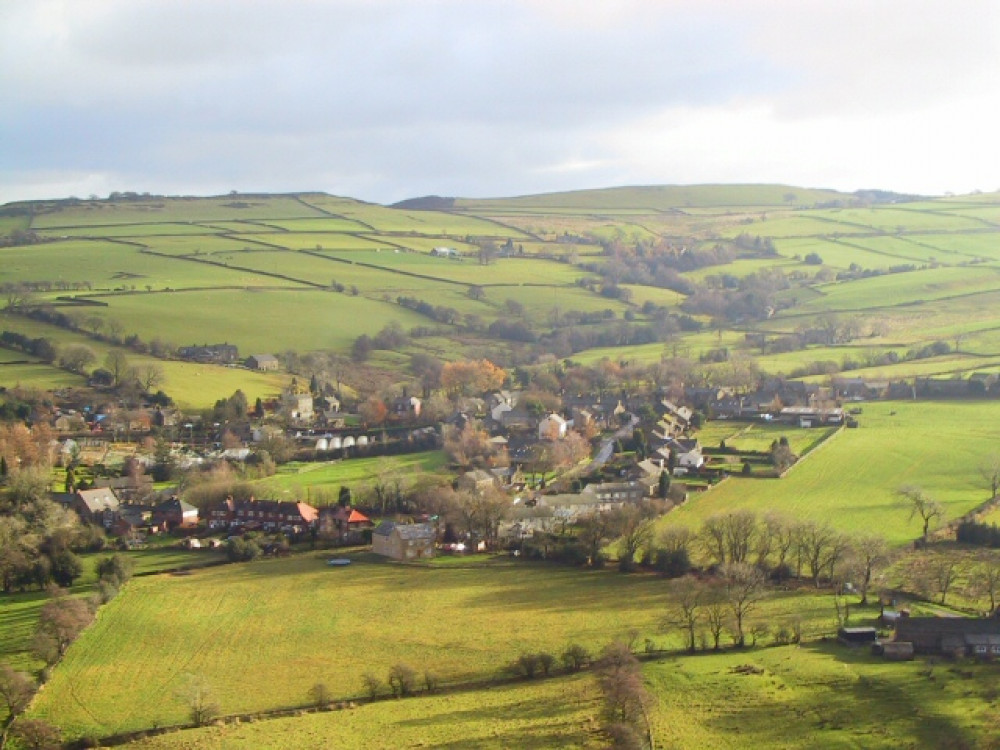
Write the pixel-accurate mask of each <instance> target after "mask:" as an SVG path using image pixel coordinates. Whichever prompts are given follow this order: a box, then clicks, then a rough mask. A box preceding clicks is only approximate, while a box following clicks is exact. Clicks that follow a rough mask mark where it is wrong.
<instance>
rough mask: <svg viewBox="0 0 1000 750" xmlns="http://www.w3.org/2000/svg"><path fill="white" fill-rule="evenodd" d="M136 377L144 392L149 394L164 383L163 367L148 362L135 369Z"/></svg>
mask: <svg viewBox="0 0 1000 750" xmlns="http://www.w3.org/2000/svg"><path fill="white" fill-rule="evenodd" d="M135 377H136V379H137V380H138V381H139V384H140V385H141V386H142V388H143V390H145V391H146V392H149V391H151V390H153V389H154V388H156V387H157V386H159V385H161V384H162V383H163V378H164V375H163V367H162V366H161V365H159V364H158V363H156V362H148V363H146V364H143V365H139V366H138V367H136V368H135Z"/></svg>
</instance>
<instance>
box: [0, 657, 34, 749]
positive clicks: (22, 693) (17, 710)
mask: <svg viewBox="0 0 1000 750" xmlns="http://www.w3.org/2000/svg"><path fill="white" fill-rule="evenodd" d="M34 694H35V683H34V682H33V681H32V679H31V678H30V677H29V676H28V675H26V674H25V673H24V672H16V671H14V670H13V669H11V667H10V666H9V665H7V664H0V705H2V706H3V708H4V709H5V712H6V717H5V718H4V719H3V720H2V722H0V750H3V748H4V747H6V745H7V737H8V735H9V733H10V727H11V725H12V724H13V723H14V721H15V720H16V719H17V717H18V716H20V715H21V713H22V712H23V711H24V709H26V708H27V707H28V704H29V703H30V702H31V696H32V695H34Z"/></svg>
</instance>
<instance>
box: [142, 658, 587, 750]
mask: <svg viewBox="0 0 1000 750" xmlns="http://www.w3.org/2000/svg"><path fill="white" fill-rule="evenodd" d="M599 711H600V706H599V703H598V699H597V689H596V685H595V684H594V681H593V678H592V677H590V676H589V675H579V676H576V677H565V678H560V679H556V680H545V681H536V682H533V683H527V684H524V683H522V684H519V685H512V686H498V687H493V688H488V689H485V690H478V691H475V692H473V693H457V694H449V695H430V696H422V697H420V698H416V699H412V700H406V701H387V702H381V703H375V704H370V705H359V706H357V707H355V708H351V709H349V710H345V711H336V712H332V713H319V714H315V713H310V714H305V715H303V716H298V717H295V718H290V719H275V720H269V721H261V722H256V723H253V724H242V725H240V726H225V727H212V728H208V729H199V730H189V731H185V732H176V733H171V734H166V735H163V736H161V737H156V738H150V739H148V740H143V741H139V742H135V743H132V744H130V745H128V747H130V748H134V750H182V749H183V750H193V749H194V748H218V750H223V748H226V749H227V750H240V749H242V748H245V749H246V750H251V749H254V750H256V748H260V747H270V748H295V749H296V750H306V749H307V748H311V749H314V750H321V749H322V748H329V747H331V744H335V745H336V747H338V748H343V749H344V750H397V749H398V748H404V747H435V748H451V749H452V750H458V748H468V747H476V748H483V749H484V750H485V749H486V748H492V749H494V750H508V748H515V747H516V748H536V750H540V749H541V748H569V749H572V748H590V749H593V750H596V748H600V747H603V743H604V739H603V737H601V736H600V735H599V734H598V733H597V731H596V729H597V726H598V718H599V717H598V714H599Z"/></svg>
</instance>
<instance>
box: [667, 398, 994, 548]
mask: <svg viewBox="0 0 1000 750" xmlns="http://www.w3.org/2000/svg"><path fill="white" fill-rule="evenodd" d="M998 419H1000V403H998V402H995V401H990V402H985V403H984V402H968V401H953V402H928V401H915V402H881V403H866V404H864V411H863V413H862V414H861V415H860V416H859V417H858V420H859V422H860V427H858V428H857V429H845V430H843V432H841V434H839V435H837V436H835V437H834V438H832V439H831V440H829V441H827V443H826V444H824V445H823V446H822V447H821V448H820V449H819V450H817V451H816V452H815V453H813V454H812V455H810V456H809V457H807V458H806V459H805V460H804V461H802V462H801V463H799V464H798V465H797V466H796V467H795V468H794V469H792V471H791V472H789V473H788V475H787V476H785V477H784V478H783V479H781V480H777V481H775V480H757V479H744V478H741V477H738V476H734V477H731V478H730V479H729V480H728V481H726V482H724V483H723V484H721V485H720V486H718V487H716V488H715V489H713V490H711V491H710V492H707V493H705V494H702V495H694V496H693V499H692V500H691V501H690V502H688V503H687V504H686V505H685V506H683V507H681V508H679V509H677V510H675V511H674V512H672V513H670V514H668V515H667V516H665V517H664V519H663V521H662V523H663V524H664V525H670V524H675V523H683V524H688V525H698V524H700V523H701V521H703V520H704V519H705V518H708V517H709V516H711V515H713V514H715V513H720V512H725V511H729V510H733V509H736V508H749V509H751V510H755V511H758V512H760V513H762V514H763V513H764V512H767V511H774V512H777V513H780V514H784V515H787V516H789V517H792V518H796V519H801V520H813V521H819V522H826V523H829V524H830V525H831V526H833V527H835V528H837V529H839V530H841V531H844V532H847V533H855V534H867V533H875V532H877V533H878V534H880V535H882V536H884V537H885V538H886V539H888V540H889V541H890V542H891V543H893V544H897V545H901V544H905V543H907V542H909V541H911V540H913V539H915V538H917V537H918V536H920V524H919V521H918V520H916V519H914V520H911V519H909V508H908V507H907V506H906V504H905V503H904V502H903V501H902V500H901V499H900V498H899V497H898V496H897V494H896V490H898V489H899V488H900V487H901V486H903V485H906V484H912V485H919V486H921V487H923V488H924V490H926V491H927V492H928V493H930V494H931V495H932V496H934V497H935V498H936V499H938V500H939V501H941V503H942V505H944V507H945V512H946V517H947V518H955V517H957V516H960V515H962V514H964V513H966V512H968V511H969V510H971V509H972V508H974V507H976V506H978V505H980V504H981V503H983V502H985V501H986V500H987V499H988V498H989V488H988V486H986V485H985V484H984V481H983V479H982V478H981V477H980V475H979V466H980V465H981V464H982V463H983V462H984V460H985V459H986V458H987V457H988V456H989V455H991V454H992V453H995V441H996V435H997V428H996V425H997V420H998Z"/></svg>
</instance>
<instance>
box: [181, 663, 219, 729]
mask: <svg viewBox="0 0 1000 750" xmlns="http://www.w3.org/2000/svg"><path fill="white" fill-rule="evenodd" d="M180 697H181V699H182V700H183V701H184V702H185V704H186V705H187V709H188V716H189V717H190V718H191V723H192V724H194V725H195V726H196V727H203V726H205V725H206V724H208V723H209V722H210V721H212V720H213V719H214V718H215V717H216V716H218V715H219V704H218V702H217V701H216V700H215V696H214V695H213V694H212V688H211V686H210V685H209V684H208V680H207V679H206V678H205V676H204V675H200V674H197V675H196V674H189V675H188V676H187V681H186V683H185V685H184V687H183V688H182V690H181V693H180Z"/></svg>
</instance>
